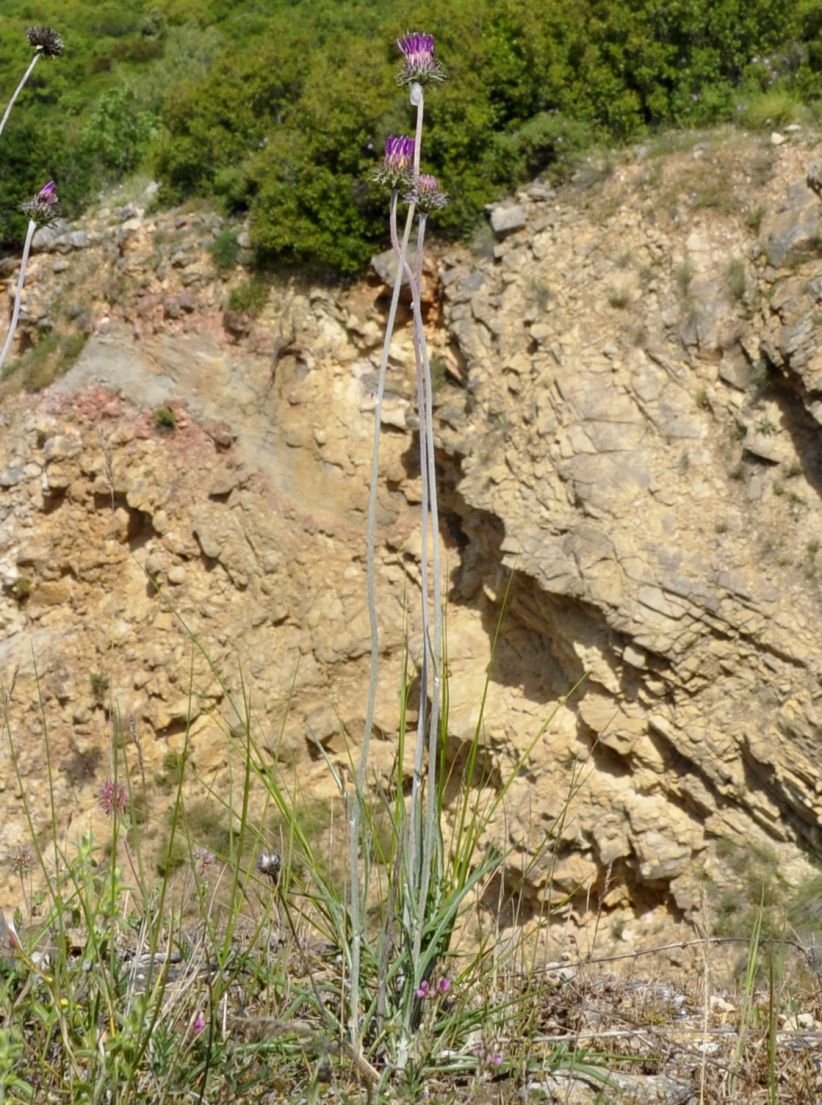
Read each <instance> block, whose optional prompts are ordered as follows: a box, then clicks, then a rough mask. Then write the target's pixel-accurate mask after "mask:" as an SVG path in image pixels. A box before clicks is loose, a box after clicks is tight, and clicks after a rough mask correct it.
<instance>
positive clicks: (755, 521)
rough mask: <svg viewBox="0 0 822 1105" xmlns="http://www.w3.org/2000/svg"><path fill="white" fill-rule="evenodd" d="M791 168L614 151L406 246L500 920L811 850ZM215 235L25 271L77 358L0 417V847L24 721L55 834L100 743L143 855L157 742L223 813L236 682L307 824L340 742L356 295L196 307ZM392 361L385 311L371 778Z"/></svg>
mask: <svg viewBox="0 0 822 1105" xmlns="http://www.w3.org/2000/svg"><path fill="white" fill-rule="evenodd" d="M811 161H812V153H811V151H810V149H809V148H808V147H807V146H806V145H805V144H803V142H802V141H801V138H800V137H799V136H797V135H793V136H791V138H790V139H789V140H788V141H785V142H781V143H776V142H770V143H769V142H767V141H765V142H763V141H762V140H761V139H756V138H751V137H743V136H740V135H735V134H732V133H730V134H722V135H714V136H708V137H705V138H704V139H703V140H701V141H699V142H698V143H696V144H694V143H693V142H691V143H690V144H687V143H685V142H684V141H683V146H682V148H681V149H679V150H675V151H673V152H670V151H669V152H668V153H666V154H665V155H662V154H661V153H660V152H659V151H655V150H653V149H651V148H648V149H639V150H634V151H632V152H631V154H630V155H626V156H625V157H623V158H620V159H619V161H618V163H617V164H616V165H615V166H614V167H612V168H611V170H610V171H608V172H601V171H597V167H596V166H593V165H592V166H589V167H588V168H587V169H585V170H582V171H581V172H580V173H579V174H578V177H577V179H576V180H575V181H574V182H573V183H572V184H570V185H568V186H566V187H564V188H563V189H561V190H559V191H554V190H553V189H551V188H549V187H547V186H545V185H542V184H535V185H533V186H532V187H531V188H529V189H527V190H525V191H524V192H523V193H522V194H520V195H519V196H517V197H516V198H515V199H512V200H511V201H510V203H508V204H506V205H503V207H502V208H501V209H498V210H497V211H495V212H493V216H492V221H493V225H494V226H495V227H496V228H497V230H496V238H495V239H492V238H491V237H490V236H489V240H488V242H487V243H486V246H484V247H481V245H480V244H478V249H477V250H476V251H473V252H471V251H467V250H457V249H452V250H446V251H444V252H442V253H441V254H440V255H439V256H438V257H437V258H436V264H435V265H432V268H431V272H430V274H429V281H428V288H427V302H426V307H427V310H428V319H429V326H430V329H431V333H432V336H433V343H434V352H435V360H434V364H435V370H436V375H437V385H438V390H437V395H436V400H437V423H438V430H437V432H438V441H439V459H440V465H441V482H442V498H443V507H444V515H445V525H444V530H443V545H444V548H443V553H444V556H445V561H446V563H447V571H448V596H449V599H448V601H449V613H448V624H449V646H448V654H449V655H448V663H449V670H450V673H451V714H450V720H449V756H450V757H451V759H452V761H453V762H455V763H458V762H459V758H460V752H461V748H462V746H463V745H464V744H465V743H466V742H467V741H469V740H470V739H471V736H472V734H473V731H474V727H475V726H476V724H477V721H478V717H479V708H480V702H481V700H482V693H483V687H484V682H485V672H486V669H487V667H488V665H489V663H491V682H490V688H489V695H488V702H487V707H486V711H485V715H484V719H483V722H482V734H483V756H484V766H485V768H486V776H487V778H486V783H485V785H494V782H495V780H496V781H498V780H499V779H501V778H503V777H505V776H506V775H507V773H508V772H509V771H510V770H511V769H512V767H513V765H514V764H515V763H516V762H517V758H518V757H519V755H520V754H521V753H522V751H523V749H524V748H526V747H528V746H529V745H530V744H531V743H532V742H533V741H534V739H535V738H537V739H536V743H535V744H534V746H533V750H532V752H531V755H530V759H529V761H528V764H527V766H526V768H525V769H524V770H522V771H521V772H520V774H519V776H518V777H517V779H516V780H515V782H514V784H513V786H512V787H511V789H510V791H509V793H508V797H507V799H506V803H505V811H504V814H503V815H501V816H500V817H499V819H498V821H497V823H496V825H495V826H494V834H495V835H496V836H497V838H499V839H502V840H504V841H505V842H506V843H507V844H509V845H511V844H513V845H515V846H516V848H515V851H514V852H513V853H512V860H511V863H510V870H509V875H510V877H511V879H512V880H513V882H514V883H517V882H518V883H519V885H520V887H521V890H522V894H523V898H522V905H521V908H520V911H519V913H518V919H520V920H524V919H525V920H527V918H528V917H529V916H530V915H531V914H534V913H536V912H538V911H539V910H540V909H541V908H542V906H543V905H544V904H545V903H546V902H547V901H549V900H551V895H552V894H554V895H556V894H558V895H561V896H562V897H563V898H567V900H568V903H569V904H568V905H567V906H566V907H565V912H566V913H567V912H568V910H569V909H570V910H571V911H572V915H573V916H574V917H578V918H584V914H585V911H586V909H587V908H588V907H589V906H592V905H597V906H598V908H605V909H624V910H628V911H631V912H633V913H635V914H636V915H637V916H641V917H643V918H644V920H645V921H646V922H647V923H651V921H652V919H654V918H656V917H658V913H659V911H660V910H663V911H669V912H670V913H672V914H675V915H685V916H688V915H691V914H693V913H694V911H696V910H699V909H700V908H701V906H702V897H703V895H702V891H701V889H700V886H701V884H700V878H701V875H702V872H704V871H705V870H707V871H708V872H709V873H711V874H712V876H713V877H715V878H718V879H719V878H721V863H720V861H719V859H718V858H717V851H716V847H715V846H716V844H717V842H718V841H721V840H725V839H731V840H741V841H750V840H752V839H754V840H758V841H760V842H762V843H767V844H768V845H769V846H770V847H772V848H774V849H775V850H776V851H777V853H778V855H779V856H780V857H781V860H782V862H783V864H784V870H785V872H786V874H788V875H789V876H791V875H792V876H793V877H794V878H795V879H801V878H803V877H805V876H806V875H807V874H808V872H809V866H808V861H807V859H805V858H803V856H804V854H808V853H809V854H811V855H814V854H815V853H816V852H817V851H818V850H819V849H820V846H822V838H821V837H820V827H821V826H822V800H821V799H820V783H819V772H818V748H819V740H820V737H819V722H818V715H817V710H818V709H819V706H818V699H819V693H820V691H819V673H820V671H822V643H820V639H819V635H818V632H817V625H818V623H819V620H820V612H822V602H821V601H820V600H821V596H820V582H819V565H818V558H819V551H820V548H821V547H822V500H821V499H820V489H822V483H820V481H821V480H822V458H820V451H819V445H818V442H819V433H820V421H822V360H820V357H819V354H818V352H817V350H816V345H815V335H816V334H817V333H819V332H820V326H822V310H821V309H820V304H821V303H822V251H820V244H819V243H820V240H822V238H821V237H820V230H821V229H822V224H820V215H821V214H822V204H820V201H819V199H818V198H817V197H816V195H815V194H814V193H813V191H812V190H809V189H808V187H807V186H806V183H805V175H806V171H807V168H808V165H809V163H810V162H811ZM218 230H219V225H218V222H217V221H215V219H214V218H213V217H211V216H208V215H204V214H201V213H196V212H195V213H188V214H185V213H173V214H164V215H161V216H150V217H149V216H145V215H144V214H143V213H142V211H141V210H140V209H139V207H131V208H125V209H110V210H106V211H102V212H101V213H100V214H99V215H98V216H97V217H96V218H95V219H94V220H92V221H91V222H90V223H89V225H88V226H87V227H85V228H84V229H83V230H82V231H79V230H78V229H77V228H75V229H74V230H72V229H71V228H67V229H65V230H64V231H63V232H61V231H60V229H59V228H58V232H57V233H55V234H51V235H49V236H47V237H45V238H44V240H42V241H41V252H40V253H39V254H38V255H37V256H36V257H35V262H34V268H33V272H32V278H31V280H30V283H29V292H28V301H27V312H28V317H27V331H26V332H24V335H23V338H24V341H25V340H29V338H27V334H28V335H29V336H31V335H35V336H36V328H37V326H38V322H39V325H40V328H41V329H43V328H46V329H47V328H48V327H49V326H50V325H58V326H64V325H68V324H69V323H65V322H63V321H61V320H63V319H68V320H73V321H72V322H70V325H72V326H74V327H75V329H77V330H79V331H82V332H84V333H85V334H86V335H87V340H86V342H85V345H84V347H83V349H82V352H81V353H80V355H79V357H78V358H77V360H76V362H75V363H74V365H73V367H72V368H71V369H70V371H69V372H68V373H67V374H66V375H65V376H63V377H62V378H61V379H60V380H58V381H57V382H56V383H55V384H54V385H53V386H51V387H50V388H48V389H47V390H45V391H44V392H41V393H39V394H38V395H36V396H21V395H17V396H13V397H8V398H7V399H6V400H5V402H4V404H3V408H2V419H3V433H2V438H1V439H0V486H2V488H3V492H2V499H1V500H0V517H2V527H0V579H2V588H3V589H2V594H0V622H2V637H3V642H2V644H0V670H2V672H3V680H4V683H5V686H6V690H7V691H8V698H9V706H8V727H9V731H10V733H11V736H12V742H13V747H14V749H15V751H16V754H17V758H18V768H19V771H20V774H21V776H22V783H23V787H22V788H21V786H20V784H19V783H18V780H17V773H16V771H15V769H14V765H13V763H12V760H11V758H10V755H9V752H8V750H7V749H6V748H4V750H3V753H2V757H3V758H2V761H1V762H0V787H2V791H1V792H0V807H1V808H2V810H3V817H2V822H1V823H0V853H9V852H11V851H12V850H13V849H14V847H15V846H16V845H18V844H20V843H22V842H23V841H25V839H26V838H27V835H28V828H27V824H26V816H25V810H24V808H23V804H22V801H21V793H22V790H25V792H26V793H27V794H28V795H29V796H30V797H31V798H32V800H33V802H34V821H35V828H36V830H37V831H38V832H43V831H44V830H45V827H46V825H47V823H48V817H49V814H48V807H47V804H46V803H45V802H44V796H45V788H46V782H45V779H46V773H45V770H44V736H43V723H44V721H45V723H46V724H47V727H48V741H49V748H50V755H51V757H52V761H53V763H54V765H55V768H56V776H55V787H56V798H57V802H58V808H60V809H61V810H62V809H64V810H66V811H70V814H71V817H72V818H73V822H74V829H73V830H72V831H77V832H79V827H80V826H82V827H83V828H85V827H89V826H90V827H92V828H93V827H94V826H95V824H96V823H97V821H98V820H99V819H101V818H102V817H103V814H102V812H101V811H100V810H99V808H98V805H97V796H98V794H99V789H100V786H101V784H102V782H103V781H104V780H105V778H106V777H107V776H108V775H109V774H110V767H109V764H110V760H111V756H112V748H113V746H114V744H119V745H122V746H123V747H124V749H125V754H126V755H127V756H128V757H129V758H130V761H131V762H132V771H133V773H134V777H135V779H138V778H140V777H141V773H142V777H144V778H145V780H146V789H147V796H146V798H145V802H146V804H147V806H146V808H147V818H148V820H147V829H146V831H147V832H149V833H151V832H152V831H154V832H156V834H157V840H158V843H162V819H161V815H162V812H163V810H164V808H165V807H166V806H167V804H168V801H169V797H168V795H169V790H168V781H169V776H170V775H171V776H173V773H174V768H175V764H176V759H175V756H177V754H178V753H179V752H180V750H181V748H182V747H183V744H184V741H185V739H186V738H185V733H186V729H187V728H189V733H190V744H191V760H190V763H189V765H188V771H189V773H190V779H191V781H190V783H189V784H188V787H189V795H190V800H191V802H192V806H193V807H196V810H199V811H200V815H201V816H200V821H199V822H198V821H196V819H195V818H194V815H193V814H192V824H193V825H194V826H195V830H196V831H199V829H197V826H200V828H201V829H202V832H203V833H207V831H211V830H210V829H208V826H209V825H211V826H212V828H213V822H214V821H215V820H216V821H219V820H220V817H222V816H223V815H222V812H221V807H220V806H219V804H218V806H217V815H215V817H213V818H211V820H209V818H208V817H207V816H205V814H204V813H203V811H204V809H205V808H206V807H207V806H208V804H209V802H211V803H212V804H213V802H214V794H215V791H216V792H218V793H220V794H224V793H225V788H226V787H228V786H231V785H233V783H232V782H231V780H232V779H233V778H234V776H233V775H232V774H231V771H230V767H231V760H232V755H233V754H232V752H231V739H232V738H231V736H230V733H231V731H232V727H234V729H235V731H236V724H237V719H236V717H235V716H233V711H234V707H233V706H232V701H235V702H236V699H237V697H238V696H239V697H241V698H242V697H243V696H244V697H245V699H246V700H247V701H248V703H249V704H250V708H251V711H252V714H253V719H254V725H255V731H256V732H257V734H258V738H259V740H260V742H261V743H262V744H263V745H264V746H265V747H266V748H267V749H268V754H270V757H271V762H272V770H276V771H278V772H280V774H281V777H282V778H283V779H284V780H287V781H288V782H289V785H290V784H291V782H293V781H294V780H296V779H299V783H300V788H301V791H302V794H303V801H305V802H307V803H309V804H311V803H314V805H315V806H316V804H317V803H318V802H328V801H329V800H330V799H332V798H333V796H334V793H335V788H334V785H333V782H332V780H331V778H330V776H329V772H328V769H327V767H326V765H325V763H324V762H323V759H322V756H321V753H320V751H319V749H320V746H322V748H323V749H324V750H325V751H326V753H327V754H328V755H329V756H330V757H331V758H332V759H334V760H336V761H337V762H339V763H341V764H345V763H346V762H347V755H348V748H349V746H351V745H356V744H357V742H358V740H359V738H360V734H361V731H362V725H363V717H364V701H365V685H366V675H367V652H368V647H369V640H368V627H367V618H366V613H365V567H364V551H363V550H364V528H365V524H364V513H365V504H366V496H367V471H368V463H369V457H370V438H371V421H372V410H373V389H374V385H375V366H376V363H377V361H378V358H379V350H380V345H381V334H382V323H383V319H384V314H385V307H386V296H385V293H386V289H385V287H384V285H383V284H382V283H381V281H380V280H379V278H377V277H375V278H374V280H373V281H372V282H371V283H369V284H365V285H361V286H357V287H354V288H351V289H348V290H345V291H334V292H331V291H328V290H327V289H321V288H315V287H308V286H304V285H302V284H300V283H298V282H296V281H292V282H286V283H278V284H276V285H275V286H273V287H272V288H271V289H270V292H269V295H268V300H267V303H266V305H265V307H264V309H263V311H262V313H261V314H260V315H259V317H257V318H251V317H249V316H244V315H242V314H241V313H239V314H238V313H237V312H225V311H224V304H225V301H226V287H227V285H226V283H225V281H220V280H219V279H218V278H217V277H216V276H215V274H214V271H213V267H212V266H211V262H210V260H209V258H208V255H207V253H206V252H205V251H206V247H207V246H208V244H209V242H210V241H212V240H213V237H214V235H215V234H216V233H217V232H218ZM241 279H242V276H241V275H240V274H234V275H233V276H232V277H231V281H234V282H236V281H238V280H241ZM60 312H62V314H60ZM817 316H819V317H817ZM411 364H412V357H411V348H410V334H409V331H408V328H407V320H405V322H404V324H403V326H402V327H401V328H400V329H399V331H398V333H397V336H396V338H395V340H394V344H393V347H392V358H391V364H390V370H389V382H388V388H389V395H388V401H387V404H386V412H385V419H384V426H383V444H382V482H381V488H380V502H379V508H380V509H379V515H380V516H379V524H380V554H379V567H378V576H379V584H378V586H379V593H380V611H381V617H382V619H383V629H382V653H383V669H382V674H381V692H380V696H379V705H378V716H377V725H378V737H379V739H378V740H377V741H376V743H375V754H374V772H375V775H376V776H377V777H382V778H384V779H387V778H388V774H389V773H390V771H391V765H392V763H393V758H394V749H395V738H396V727H397V718H398V705H397V700H398V690H399V684H400V669H401V664H402V657H403V650H404V646H405V636H406V631H405V620H406V610H407V612H408V613H407V617H408V619H409V620H410V632H411V635H412V638H411V639H412V640H413V639H414V636H413V634H414V617H415V606H416V604H415V602H414V598H413V596H414V591H415V589H416V588H417V586H418V552H417V538H418V531H419V521H418V518H417V516H416V508H417V504H418V501H419V486H418V479H417V471H416V464H415V459H414V450H415V436H414V411H413V402H412V392H413V379H412V373H411ZM158 407H169V408H170V409H171V410H172V411H173V412H174V416H175V417H174V421H176V428H174V429H171V428H170V427H168V426H166V427H163V426H162V425H158V421H157V418H156V416H155V412H156V410H157V408H158ZM162 421H163V419H162V417H161V418H160V422H162ZM166 421H170V420H169V419H168V418H167V417H166ZM509 579H510V581H511V590H510V597H509V602H508V606H507V609H506V611H505V613H504V616H503V618H502V622H501V632H500V638H499V642H498V646H497V650H496V653H495V655H494V656H493V658H492V655H491V649H492V640H493V637H494V632H495V629H496V625H497V620H498V618H499V614H500V609H501V604H502V600H503V595H504V593H505V590H506V587H507V585H508V581H509ZM191 635H194V636H196V639H197V641H199V642H200V643H201V644H202V646H203V648H204V649H205V650H206V652H207V653H208V660H206V658H205V657H204V656H203V654H202V652H201V651H200V650H199V648H198V646H197V645H195V644H192V637H191ZM580 680H582V682H581V684H580V685H579V687H578V689H577V690H576V691H575V692H574V693H573V694H572V695H569V691H571V689H572V687H575V686H576V685H577V684H578V683H579V681H580ZM118 719H119V720H118ZM569 795H570V796H571V800H570V805H569V808H568V812H567V815H566V816H565V817H560V815H561V814H562V812H563V809H564V806H565V804H566V800H567V799H568V797H569ZM196 810H195V812H196ZM557 818H560V821H559V822H558V823H557V822H556V819H557ZM552 826H556V829H555V831H556V833H557V834H558V836H559V840H558V843H557V846H556V848H555V849H554V850H553V853H552V855H551V857H550V858H546V856H545V854H544V853H543V852H541V847H542V844H543V841H544V838H545V833H546V831H547V830H549V829H551V828H552ZM223 827H224V826H223ZM13 895H14V889H13V884H12V883H11V882H8V884H7V885H6V886H5V890H4V892H3V895H2V896H3V897H4V898H5V899H7V900H8V903H9V904H14V900H13ZM654 910H656V912H654Z"/></svg>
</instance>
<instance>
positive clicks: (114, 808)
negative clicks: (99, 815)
mask: <svg viewBox="0 0 822 1105" xmlns="http://www.w3.org/2000/svg"><path fill="white" fill-rule="evenodd" d="M97 801H98V802H99V804H100V809H101V810H102V811H103V813H106V814H108V816H109V817H116V816H117V815H118V814H121V813H125V811H126V808H127V807H128V791H127V790H126V787H125V784H123V783H115V782H113V781H112V780H111V779H109V781H108V782H107V783H103V785H102V787H101V788H100V795H99V797H98V799H97Z"/></svg>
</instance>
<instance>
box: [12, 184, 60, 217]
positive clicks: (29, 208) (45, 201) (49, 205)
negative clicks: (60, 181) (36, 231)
mask: <svg viewBox="0 0 822 1105" xmlns="http://www.w3.org/2000/svg"><path fill="white" fill-rule="evenodd" d="M59 206H60V200H59V199H58V197H57V186H56V185H55V183H54V181H53V180H50V181H49V182H48V184H44V185H43V187H42V188H41V189H40V191H39V192H38V193H37V195H36V196H32V198H31V199H30V200H27V201H26V202H25V203H24V204H22V206H21V210H22V212H23V214H24V215H28V217H29V218H30V219H31V220H32V221H33V222H36V223H37V224H38V225H39V226H48V224H49V223H52V222H54V220H55V219H56V218H57V209H58V207H59Z"/></svg>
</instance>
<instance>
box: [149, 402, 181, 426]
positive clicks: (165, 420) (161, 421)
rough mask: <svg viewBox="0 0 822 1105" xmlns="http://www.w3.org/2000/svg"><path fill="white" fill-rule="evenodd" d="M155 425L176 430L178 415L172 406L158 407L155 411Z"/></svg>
mask: <svg viewBox="0 0 822 1105" xmlns="http://www.w3.org/2000/svg"><path fill="white" fill-rule="evenodd" d="M154 425H155V428H156V429H158V430H175V429H176V428H177V415H176V414H175V413H174V411H173V410H172V409H171V407H157V408H156V410H155V411H154Z"/></svg>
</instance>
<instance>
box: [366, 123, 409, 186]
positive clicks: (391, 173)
mask: <svg viewBox="0 0 822 1105" xmlns="http://www.w3.org/2000/svg"><path fill="white" fill-rule="evenodd" d="M414 145H415V143H414V139H413V138H406V137H405V135H393V134H391V135H389V136H388V138H386V140H385V155H384V157H383V160H382V165H380V167H379V168H378V169H377V170H376V172H375V173H374V180H375V181H376V182H377V183H378V184H390V185H391V187H392V188H401V187H405V188H408V187H410V186H411V184H412V182H413V177H412V169H413V166H414Z"/></svg>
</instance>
